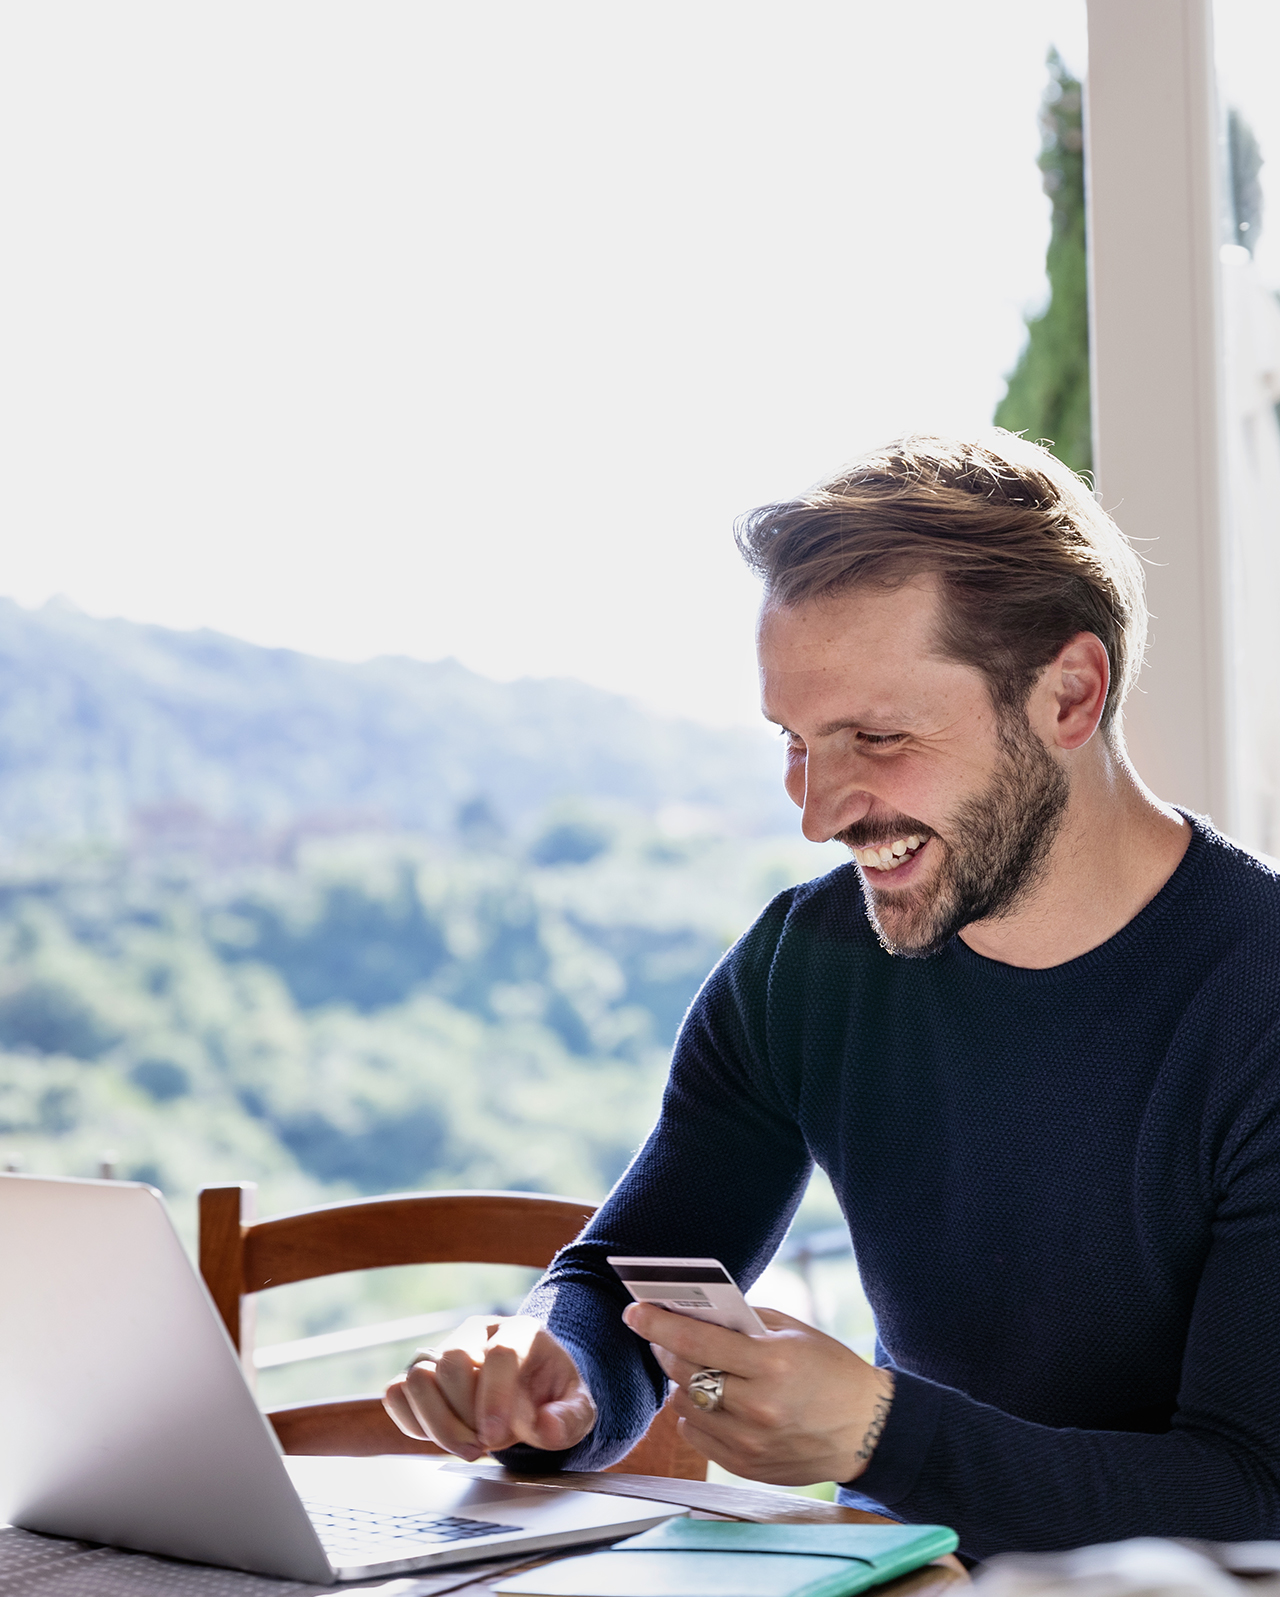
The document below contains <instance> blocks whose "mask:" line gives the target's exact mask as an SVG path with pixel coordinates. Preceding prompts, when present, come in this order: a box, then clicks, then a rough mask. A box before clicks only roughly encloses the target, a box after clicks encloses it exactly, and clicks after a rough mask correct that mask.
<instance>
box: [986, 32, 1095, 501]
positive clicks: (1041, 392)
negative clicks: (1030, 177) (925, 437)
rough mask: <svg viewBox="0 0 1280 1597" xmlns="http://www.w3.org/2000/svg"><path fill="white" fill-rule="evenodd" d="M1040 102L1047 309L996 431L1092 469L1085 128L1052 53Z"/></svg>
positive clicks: (1078, 100)
mask: <svg viewBox="0 0 1280 1597" xmlns="http://www.w3.org/2000/svg"><path fill="white" fill-rule="evenodd" d="M1048 67H1049V84H1048V87H1047V88H1046V90H1045V94H1044V98H1043V100H1042V101H1041V102H1040V134H1041V144H1040V157H1039V163H1038V164H1039V167H1040V171H1041V173H1042V175H1043V183H1044V190H1045V193H1046V194H1047V195H1048V196H1049V198H1050V200H1051V201H1052V202H1053V226H1052V231H1051V233H1050V235H1049V249H1048V252H1047V254H1046V257H1045V272H1046V275H1047V276H1048V279H1049V303H1048V304H1047V305H1046V306H1045V308H1044V310H1043V312H1042V313H1041V314H1040V315H1039V316H1032V317H1028V318H1027V342H1026V344H1025V346H1024V348H1023V351H1022V354H1021V355H1020V356H1019V358H1018V364H1017V365H1016V366H1015V367H1014V369H1013V372H1012V374H1011V376H1010V377H1009V380H1008V388H1007V390H1006V392H1005V396H1004V398H1003V399H1002V400H1001V401H1000V403H999V405H997V406H996V413H995V420H996V423H997V425H998V426H1001V427H1007V428H1009V429H1010V431H1011V432H1025V433H1027V434H1029V435H1030V437H1032V438H1036V439H1043V440H1044V441H1045V442H1046V443H1048V444H1050V447H1051V448H1052V450H1053V453H1054V454H1055V455H1057V456H1058V458H1059V460H1063V461H1065V462H1066V463H1067V465H1068V466H1071V467H1073V468H1074V470H1076V471H1088V470H1089V469H1090V468H1091V466H1092V464H1093V440H1092V435H1091V431H1090V429H1091V417H1090V405H1089V298H1088V287H1087V274H1086V268H1085V231H1084V227H1085V219H1084V121H1083V116H1082V110H1083V96H1082V94H1081V90H1080V84H1079V82H1078V80H1077V79H1076V78H1074V77H1072V75H1071V73H1070V72H1068V71H1067V69H1066V67H1065V66H1064V65H1063V62H1062V58H1061V57H1060V56H1059V55H1058V52H1057V51H1056V50H1052V49H1051V50H1050V51H1049V57H1048Z"/></svg>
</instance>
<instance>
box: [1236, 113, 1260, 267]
mask: <svg viewBox="0 0 1280 1597" xmlns="http://www.w3.org/2000/svg"><path fill="white" fill-rule="evenodd" d="M1227 170H1228V174H1229V176H1230V181H1231V236H1230V239H1229V242H1230V243H1232V244H1240V245H1243V247H1244V248H1245V249H1247V250H1248V251H1249V253H1250V255H1252V254H1253V252H1254V250H1255V249H1256V247H1257V243H1258V239H1259V236H1260V235H1261V233H1262V178H1261V172H1262V149H1261V147H1260V146H1259V144H1258V140H1257V137H1256V135H1255V134H1254V131H1253V129H1252V128H1251V127H1250V126H1249V124H1248V123H1247V122H1246V121H1245V119H1244V117H1243V116H1241V114H1240V112H1239V111H1237V110H1236V109H1235V107H1234V106H1232V107H1231V109H1230V110H1229V111H1228V112H1227Z"/></svg>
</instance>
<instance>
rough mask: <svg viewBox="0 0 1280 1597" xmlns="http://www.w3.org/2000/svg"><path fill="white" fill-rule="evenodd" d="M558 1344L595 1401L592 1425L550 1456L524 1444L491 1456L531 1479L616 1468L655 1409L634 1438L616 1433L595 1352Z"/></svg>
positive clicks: (573, 1344) (625, 1432) (567, 1342)
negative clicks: (563, 1472)
mask: <svg viewBox="0 0 1280 1597" xmlns="http://www.w3.org/2000/svg"><path fill="white" fill-rule="evenodd" d="M560 1342H561V1345H562V1346H563V1347H564V1348H565V1350H566V1352H567V1353H568V1354H569V1357H570V1358H571V1359H572V1360H573V1362H574V1363H575V1364H576V1365H577V1366H578V1373H579V1374H580V1375H581V1376H582V1379H583V1380H584V1381H585V1382H586V1385H587V1390H588V1391H589V1392H590V1393H591V1395H592V1398H593V1399H594V1400H595V1404H596V1423H595V1424H594V1425H593V1426H592V1428H591V1429H590V1430H589V1431H588V1432H587V1434H586V1435H585V1436H584V1437H583V1438H582V1440H581V1441H580V1442H578V1443H577V1444H576V1445H575V1446H573V1447H569V1448H565V1449H563V1450H562V1451H557V1452H551V1451H547V1450H544V1449H542V1448H539V1447H530V1446H529V1445H528V1443H526V1442H517V1443H516V1444H515V1446H514V1447H504V1448H502V1449H501V1450H500V1451H498V1452H496V1453H494V1455H493V1456H494V1458H496V1459H497V1461H498V1462H499V1464H503V1465H505V1466H506V1468H507V1469H515V1470H523V1471H526V1472H528V1473H529V1474H531V1475H551V1474H554V1473H555V1472H556V1471H558V1470H565V1469H568V1470H602V1469H608V1467H609V1465H610V1464H616V1463H617V1462H618V1460H619V1459H620V1458H624V1457H625V1456H626V1455H627V1454H628V1453H629V1452H630V1451H631V1449H632V1448H633V1447H634V1446H635V1444H636V1443H637V1442H638V1441H639V1440H640V1437H641V1436H643V1435H644V1433H645V1429H646V1428H647V1426H648V1424H649V1421H650V1420H651V1419H652V1418H653V1412H655V1411H656V1408H655V1409H651V1411H650V1412H649V1414H648V1416H647V1417H646V1418H645V1419H644V1425H643V1426H642V1428H641V1430H640V1431H639V1433H638V1434H636V1435H634V1436H633V1435H631V1434H630V1433H629V1431H628V1430H626V1429H622V1430H619V1429H618V1428H617V1427H616V1426H615V1425H612V1424H611V1423H610V1416H609V1415H608V1413H607V1412H606V1411H605V1410H604V1409H603V1406H602V1395H603V1394H605V1393H607V1392H608V1391H609V1386H608V1383H607V1381H606V1379H605V1372H604V1370H603V1368H601V1366H600V1364H599V1362H598V1360H597V1358H596V1355H595V1349H594V1348H592V1347H591V1346H589V1345H583V1344H581V1343H577V1342H571V1341H570V1340H569V1339H568V1338H567V1337H565V1336H563V1335H562V1336H561V1337H560ZM650 1401H651V1402H652V1399H651V1400H650ZM659 1402H660V1400H659ZM624 1424H625V1415H624Z"/></svg>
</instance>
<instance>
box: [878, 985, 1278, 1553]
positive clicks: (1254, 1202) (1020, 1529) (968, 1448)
mask: <svg viewBox="0 0 1280 1597" xmlns="http://www.w3.org/2000/svg"><path fill="white" fill-rule="evenodd" d="M1239 974H1240V973H1239V971H1238V970H1236V971H1235V972H1232V971H1227V972H1220V973H1219V976H1220V980H1219V981H1218V982H1217V983H1216V984H1215V987H1216V993H1215V995H1214V996H1213V1000H1212V1001H1211V1002H1208V1003H1206V1004H1203V1005H1199V1006H1196V1007H1195V1009H1194V1010H1193V1011H1192V1012H1191V1013H1190V1014H1189V1016H1188V1020H1187V1024H1186V1025H1185V1026H1184V1028H1183V1035H1182V1036H1181V1037H1180V1039H1179V1042H1178V1045H1177V1046H1176V1047H1175V1049H1174V1052H1173V1064H1172V1065H1171V1068H1170V1070H1169V1072H1168V1077H1167V1079H1166V1080H1165V1081H1164V1082H1162V1084H1161V1087H1160V1089H1159V1090H1158V1092H1157V1094H1156V1095H1155V1098H1154V1100H1153V1104H1152V1107H1151V1110H1150V1113H1149V1120H1150V1122H1151V1123H1152V1128H1151V1130H1150V1135H1151V1137H1152V1139H1153V1140H1157V1141H1159V1142H1160V1143H1161V1144H1162V1146H1163V1148H1164V1150H1165V1152H1164V1156H1163V1157H1164V1163H1165V1167H1166V1172H1167V1173H1166V1176H1165V1183H1164V1191H1165V1193H1166V1194H1167V1195H1169V1207H1170V1208H1172V1209H1176V1211H1177V1212H1180V1213H1185V1212H1186V1211H1187V1207H1188V1205H1187V1202H1186V1201H1184V1200H1187V1199H1192V1200H1193V1201H1194V1206H1195V1207H1198V1208H1199V1209H1200V1211H1201V1213H1202V1214H1203V1216H1204V1220H1205V1227H1204V1231H1205V1236H1206V1238H1207V1248H1206V1252H1205V1257H1204V1263H1203V1268H1202V1270H1201V1271H1200V1274H1199V1279H1198V1283H1197V1285H1196V1288H1195V1292H1194V1297H1193V1300H1192V1301H1191V1302H1190V1304H1189V1305H1188V1308H1189V1331H1188V1336H1187V1340H1186V1345H1185V1353H1184V1357H1183V1363H1182V1376H1181V1384H1180V1389H1179V1392H1178V1399H1177V1408H1176V1411H1175V1412H1174V1414H1173V1416H1172V1419H1171V1422H1170V1425H1169V1428H1168V1429H1167V1430H1164V1431H1160V1432H1158V1433H1154V1434H1152V1433H1146V1432H1133V1431H1107V1430H1088V1429H1073V1428H1055V1427H1050V1426H1045V1425H1039V1424H1033V1423H1030V1422H1029V1421H1027V1420H1024V1419H1021V1418H1018V1417H1016V1416H1014V1415H1011V1414H1007V1413H1003V1412H1001V1411H1000V1410H998V1409H996V1408H994V1407H991V1406H989V1405H986V1404H983V1403H981V1402H977V1401H975V1400H974V1399H973V1398H971V1397H969V1396H967V1395H966V1394H965V1393H964V1392H962V1391H957V1390H954V1389H952V1388H949V1387H945V1386H940V1385H936V1384H934V1383H932V1382H930V1381H928V1380H926V1379H924V1378H923V1377H921V1376H919V1375H916V1374H913V1373H910V1372H906V1371H900V1372H898V1374H897V1377H896V1393H895V1398H894V1402H893V1407H892V1409H891V1411H890V1414H889V1419H888V1423H887V1425H886V1428H885V1431H884V1434H883V1436H882V1438H881V1441H880V1444H879V1446H878V1448H877V1450H876V1452H875V1454H874V1456H873V1457H872V1460H871V1463H870V1465H869V1466H868V1468H867V1470H866V1471H865V1473H864V1474H863V1475H862V1476H861V1477H860V1478H858V1479H857V1480H856V1481H855V1482H853V1483H851V1485H852V1488H853V1490H854V1491H855V1492H856V1493H858V1494H866V1496H867V1497H870V1498H873V1499H874V1500H875V1501H876V1502H877V1503H879V1504H883V1505H884V1506H885V1507H887V1508H888V1509H889V1510H890V1512H892V1513H893V1514H895V1515H898V1516H900V1517H902V1518H903V1519H904V1520H907V1521H913V1522H926V1521H935V1522H942V1523H944V1524H949V1525H952V1526H954V1527H955V1528H956V1529H957V1530H958V1531H959V1533H960V1538H961V1548H962V1550H963V1551H965V1552H966V1553H967V1554H969V1555H971V1556H974V1557H979V1558H981V1557H986V1556H990V1555H991V1554H992V1553H994V1552H997V1551H1001V1550H1005V1549H1010V1548H1017V1549H1024V1550H1035V1549H1044V1550H1048V1549H1053V1548H1062V1547H1075V1546H1082V1545H1086V1544H1091V1543H1098V1542H1107V1541H1115V1540H1121V1539H1124V1538H1127V1537H1132V1536H1153V1535H1157V1536H1179V1537H1193V1538H1203V1539H1205V1540H1212V1541H1233V1540H1251V1539H1255V1538H1267V1537H1277V1536H1280V1024H1278V1023H1276V1022H1275V1020H1274V1015H1275V1001H1274V996H1275V995H1274V991H1270V992H1268V993H1266V994H1265V996H1264V993H1263V991H1262V989H1264V988H1274V982H1273V981H1271V979H1270V974H1269V973H1264V980H1263V981H1261V982H1259V983H1257V984H1253V983H1251V982H1249V981H1248V980H1240V979H1238V978H1239ZM1251 987H1253V988H1255V990H1253V991H1251V990H1250V989H1251ZM1250 1010H1252V1015H1251V1018H1250V1019H1248V1020H1245V1019H1244V1016H1245V1015H1246V1014H1248V1013H1249V1012H1250ZM1269 1017H1270V1018H1269ZM1179 1058H1181V1060H1182V1061H1183V1062H1184V1063H1185V1061H1186V1060H1187V1059H1188V1058H1194V1059H1196V1060H1198V1061H1200V1062H1201V1065H1203V1062H1204V1061H1205V1060H1206V1059H1208V1060H1209V1069H1208V1071H1207V1074H1208V1075H1209V1076H1210V1078H1211V1084H1210V1086H1209V1088H1208V1090H1207V1092H1206V1091H1204V1090H1202V1089H1203V1083H1202V1081H1201V1082H1199V1083H1197V1081H1196V1079H1195V1078H1196V1077H1197V1076H1199V1074H1200V1072H1199V1070H1194V1071H1193V1070H1191V1069H1187V1070H1186V1071H1184V1073H1183V1075H1182V1077H1181V1080H1179V1072H1178V1065H1179ZM1161 1126H1163V1128H1164V1129H1163V1130H1162V1129H1159V1128H1160V1127H1161ZM1172 1127H1178V1128H1180V1129H1179V1130H1178V1131H1176V1132H1175V1131H1173V1130H1171V1129H1170V1128H1172ZM1177 1188H1180V1189H1181V1191H1180V1193H1178V1194H1177V1196H1178V1201H1177V1202H1175V1201H1174V1195H1175V1189H1177ZM1156 1222H1157V1223H1158V1216H1157V1217H1156ZM1135 1288H1138V1289H1140V1290H1144V1291H1152V1290H1155V1291H1159V1290H1164V1289H1166V1288H1165V1287H1164V1286H1162V1283H1161V1281H1160V1278H1159V1270H1158V1266H1157V1264H1156V1262H1155V1261H1154V1256H1153V1259H1152V1268H1151V1271H1150V1278H1149V1279H1148V1280H1147V1281H1145V1282H1142V1283H1135ZM1079 1378H1080V1379H1082V1380H1086V1381H1087V1379H1088V1372H1087V1371H1083V1372H1080V1375H1079Z"/></svg>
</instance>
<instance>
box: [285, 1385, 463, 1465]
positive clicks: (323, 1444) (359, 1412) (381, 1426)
mask: <svg viewBox="0 0 1280 1597" xmlns="http://www.w3.org/2000/svg"><path fill="white" fill-rule="evenodd" d="M267 1418H268V1419H269V1420H270V1421H271V1425H272V1428H273V1429H274V1431H275V1433H276V1435H277V1436H278V1437H279V1438H280V1446H281V1447H282V1448H284V1450H285V1452H286V1453H289V1454H295V1453H307V1454H310V1455H312V1456H313V1457H314V1456H317V1455H318V1456H322V1457H326V1458H330V1457H333V1456H335V1455H338V1456H342V1457H347V1458H372V1457H374V1456H375V1455H377V1454H379V1453H420V1454H430V1455H431V1456H432V1457H435V1458H439V1457H440V1455H441V1454H442V1453H443V1452H444V1448H443V1447H437V1446H436V1444H435V1443H434V1442H416V1441H414V1439H413V1437H412V1436H406V1435H405V1434H404V1432H403V1431H402V1430H401V1429H400V1427H399V1426H398V1425H397V1424H396V1423H395V1421H394V1420H393V1419H392V1418H391V1416H390V1415H389V1414H388V1413H387V1411H386V1409H385V1408H383V1406H382V1399H381V1398H380V1397H337V1398H330V1399H329V1401H328V1402H325V1403H290V1404H289V1405H288V1406H287V1407H285V1408H275V1409H271V1410H270V1411H269V1412H268V1414H267Z"/></svg>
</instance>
